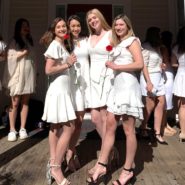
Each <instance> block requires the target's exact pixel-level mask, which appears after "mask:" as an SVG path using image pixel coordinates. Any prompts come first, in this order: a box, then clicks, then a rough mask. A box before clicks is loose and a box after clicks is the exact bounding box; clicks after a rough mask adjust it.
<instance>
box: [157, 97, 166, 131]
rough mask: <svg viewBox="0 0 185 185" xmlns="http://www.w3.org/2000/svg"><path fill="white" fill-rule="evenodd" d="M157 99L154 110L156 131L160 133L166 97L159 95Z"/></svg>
mask: <svg viewBox="0 0 185 185" xmlns="http://www.w3.org/2000/svg"><path fill="white" fill-rule="evenodd" d="M156 101H157V102H156V107H155V110H154V130H155V131H156V133H158V134H160V133H161V126H162V119H163V112H164V106H165V97H164V96H159V97H157V100H156Z"/></svg>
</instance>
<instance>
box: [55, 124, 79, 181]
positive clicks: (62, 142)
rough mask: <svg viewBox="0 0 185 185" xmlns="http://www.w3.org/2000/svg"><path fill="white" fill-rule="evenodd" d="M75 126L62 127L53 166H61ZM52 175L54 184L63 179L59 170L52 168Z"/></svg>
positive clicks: (66, 125)
mask: <svg viewBox="0 0 185 185" xmlns="http://www.w3.org/2000/svg"><path fill="white" fill-rule="evenodd" d="M74 129H75V125H74V123H73V122H70V123H67V124H65V125H63V132H62V134H61V135H60V137H59V139H58V142H57V145H56V155H55V160H54V164H56V165H61V163H62V160H63V158H64V155H65V152H66V150H67V148H68V146H69V142H70V139H71V136H72V134H73V132H74ZM52 175H53V176H54V177H55V180H56V182H57V183H58V184H59V183H61V182H62V180H63V179H64V175H63V173H62V170H61V168H52Z"/></svg>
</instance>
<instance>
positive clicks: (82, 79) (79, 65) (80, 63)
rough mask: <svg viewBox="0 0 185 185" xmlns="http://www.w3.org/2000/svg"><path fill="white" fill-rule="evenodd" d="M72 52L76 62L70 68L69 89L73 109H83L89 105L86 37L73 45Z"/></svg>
mask: <svg viewBox="0 0 185 185" xmlns="http://www.w3.org/2000/svg"><path fill="white" fill-rule="evenodd" d="M74 54H75V55H76V56H77V62H76V63H75V64H74V66H72V68H71V69H70V74H71V90H72V95H73V99H74V107H75V111H84V110H85V109H86V108H89V107H90V102H89V101H90V75H89V74H90V73H89V53H88V48H87V38H82V39H80V40H79V43H78V44H76V45H75V49H74Z"/></svg>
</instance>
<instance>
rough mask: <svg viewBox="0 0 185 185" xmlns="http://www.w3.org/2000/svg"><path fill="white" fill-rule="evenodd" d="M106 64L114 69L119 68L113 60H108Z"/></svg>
mask: <svg viewBox="0 0 185 185" xmlns="http://www.w3.org/2000/svg"><path fill="white" fill-rule="evenodd" d="M105 66H106V67H108V68H110V69H113V70H116V69H117V65H116V64H115V63H114V62H111V61H107V62H106V63H105Z"/></svg>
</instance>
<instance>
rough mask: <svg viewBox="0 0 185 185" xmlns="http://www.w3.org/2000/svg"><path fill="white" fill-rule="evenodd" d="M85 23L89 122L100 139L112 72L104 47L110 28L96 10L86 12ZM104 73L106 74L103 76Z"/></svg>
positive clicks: (107, 40)
mask: <svg viewBox="0 0 185 185" xmlns="http://www.w3.org/2000/svg"><path fill="white" fill-rule="evenodd" d="M86 21H87V26H88V30H89V33H90V36H89V39H88V49H89V55H90V85H91V88H90V93H91V94H90V98H91V99H90V108H91V120H92V122H93V123H94V124H95V127H96V130H97V132H98V134H99V135H100V137H101V138H103V137H104V133H105V120H106V112H107V111H106V102H107V96H108V94H109V91H110V87H111V81H110V78H111V74H112V70H110V69H108V70H107V69H106V66H105V62H106V61H107V59H108V52H107V51H106V46H107V45H110V36H111V32H110V26H109V25H108V23H107V22H106V20H105V18H104V17H103V15H102V13H101V12H100V11H99V10H97V9H92V10H89V11H88V12H87V15H86ZM105 73H106V74H105Z"/></svg>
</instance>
